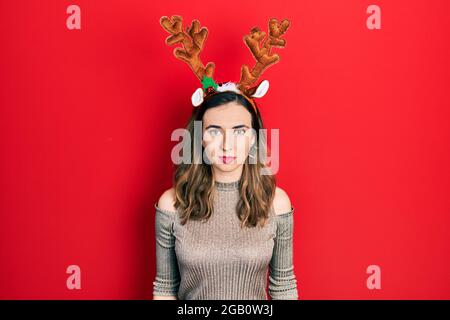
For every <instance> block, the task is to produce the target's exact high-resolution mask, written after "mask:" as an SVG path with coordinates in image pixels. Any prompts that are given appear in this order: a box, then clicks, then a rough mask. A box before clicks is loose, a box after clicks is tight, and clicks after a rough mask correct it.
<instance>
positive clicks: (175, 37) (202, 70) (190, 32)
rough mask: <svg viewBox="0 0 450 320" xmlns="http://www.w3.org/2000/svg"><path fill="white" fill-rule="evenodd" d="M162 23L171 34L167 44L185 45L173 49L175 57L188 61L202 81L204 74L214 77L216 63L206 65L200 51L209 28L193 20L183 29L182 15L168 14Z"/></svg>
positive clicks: (162, 19) (161, 20)
mask: <svg viewBox="0 0 450 320" xmlns="http://www.w3.org/2000/svg"><path fill="white" fill-rule="evenodd" d="M160 24H161V26H162V27H163V28H164V29H165V30H166V31H167V32H169V33H170V34H171V36H169V37H167V38H166V44H168V45H170V46H171V45H173V44H176V43H181V44H182V46H183V47H177V48H175V49H174V50H173V54H174V55H175V57H177V58H178V59H180V60H182V61H184V62H186V63H187V64H188V65H189V66H190V67H191V69H192V71H194V73H195V75H196V76H197V77H198V79H199V80H200V81H202V79H203V77H204V76H207V77H210V78H212V76H213V73H214V67H215V65H214V63H212V62H208V63H207V64H206V67H205V66H204V65H203V63H202V61H201V60H200V52H201V51H202V50H203V45H204V43H205V40H206V38H207V37H208V29H207V28H206V27H202V28H200V22H199V21H198V20H193V21H192V23H191V26H190V27H187V28H186V31H183V18H182V17H180V16H172V18H171V19H169V18H168V17H167V16H164V17H161V19H160Z"/></svg>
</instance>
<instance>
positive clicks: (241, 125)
mask: <svg viewBox="0 0 450 320" xmlns="http://www.w3.org/2000/svg"><path fill="white" fill-rule="evenodd" d="M209 128H217V129H222V127H221V126H217V125H215V124H211V125H209V126H207V127H206V128H205V130H208V129H209ZM239 128H247V129H250V127H249V126H247V125H246V124H239V125H237V126H234V127H232V128H231V129H239Z"/></svg>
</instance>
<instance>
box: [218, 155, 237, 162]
mask: <svg viewBox="0 0 450 320" xmlns="http://www.w3.org/2000/svg"><path fill="white" fill-rule="evenodd" d="M219 159H220V161H222V163H224V164H228V163H231V162H233V161H234V160H235V159H236V157H231V156H221V157H219Z"/></svg>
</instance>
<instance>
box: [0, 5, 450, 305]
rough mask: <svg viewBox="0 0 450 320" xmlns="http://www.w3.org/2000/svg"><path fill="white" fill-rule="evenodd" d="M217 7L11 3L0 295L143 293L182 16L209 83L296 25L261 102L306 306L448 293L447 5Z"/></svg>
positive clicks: (1, 167) (6, 35)
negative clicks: (73, 17) (199, 41)
mask: <svg viewBox="0 0 450 320" xmlns="http://www.w3.org/2000/svg"><path fill="white" fill-rule="evenodd" d="M225 3H226V6H225V5H222V3H216V4H214V3H213V2H211V1H209V2H208V1H203V0H202V1H160V2H159V3H156V2H154V1H144V0H140V1H100V0H98V1H81V0H77V1H75V2H72V1H70V2H69V1H22V0H21V1H2V2H1V4H0V34H1V50H0V51H1V52H0V57H1V59H0V63H1V64H0V85H1V86H0V103H1V116H0V130H1V134H0V137H1V138H0V141H1V157H0V181H1V185H0V188H1V190H0V197H1V198H0V215H1V216H0V217H1V221H0V298H3V299H5V298H7V299H24V298H26V299H49V298H53V299H97V298H102V299H147V298H148V299H151V297H152V281H153V280H154V276H155V251H154V250H155V241H154V208H153V204H154V203H155V202H156V201H157V199H158V197H159V195H160V194H161V193H162V192H163V191H164V190H165V189H167V188H169V187H170V182H171V173H172V165H171V161H170V150H171V148H172V146H173V145H174V142H171V141H170V134H171V132H172V130H174V129H175V128H179V127H183V126H184V124H185V122H186V120H187V119H188V117H189V115H190V113H191V111H192V105H191V104H190V96H191V94H192V93H193V92H194V90H195V89H196V88H197V87H199V86H200V85H199V82H198V80H197V78H196V77H195V76H194V75H193V73H192V72H191V71H190V70H189V69H188V67H187V65H185V64H184V63H182V62H181V61H178V60H176V59H175V57H174V56H173V55H172V50H173V48H172V47H168V46H167V45H165V43H164V39H165V38H166V36H167V33H166V32H165V31H164V30H163V29H162V28H161V26H160V25H159V18H160V17H161V16H163V15H172V14H179V15H182V16H183V17H184V19H185V20H184V21H185V24H187V23H190V22H191V20H192V19H193V18H198V19H199V20H200V22H201V23H202V25H204V26H207V27H208V28H209V37H208V39H207V41H206V47H205V50H204V52H203V53H202V58H203V61H204V62H207V61H213V62H215V63H216V72H215V78H216V80H217V81H228V80H231V81H237V80H238V78H239V70H240V67H241V65H242V64H243V63H252V61H253V60H252V57H251V55H250V53H249V51H248V49H247V48H246V47H245V45H244V43H243V41H242V37H243V35H244V34H246V33H248V32H249V30H250V29H251V28H252V27H253V26H260V27H261V28H262V29H263V30H265V29H266V28H267V21H268V20H269V18H270V17H272V16H274V17H277V18H279V19H282V18H288V19H290V20H291V28H290V29H289V30H288V32H287V33H286V35H285V39H286V40H287V45H286V48H284V49H275V50H274V51H276V52H278V53H279V54H280V56H281V59H282V60H281V62H280V63H279V64H277V65H276V66H274V67H272V68H270V69H268V70H267V71H266V72H265V73H264V76H263V78H265V79H269V80H270V82H271V88H270V90H269V92H268V94H267V95H266V96H265V97H264V98H262V99H261V101H260V108H261V110H262V114H263V119H264V122H265V125H266V127H267V128H269V129H270V128H278V129H279V130H280V140H281V141H280V148H281V150H280V152H281V155H280V171H279V173H278V183H279V186H280V187H282V188H283V189H284V190H286V192H287V193H288V195H289V196H290V198H291V201H292V203H293V206H294V207H295V208H296V211H295V235H294V240H295V253H294V257H295V272H296V276H297V279H298V287H299V294H300V298H301V299H348V298H353V299H413V298H414V299H415V298H425V299H430V298H436V299H444V298H445V299H449V298H450V274H449V270H450V259H449V251H450V241H449V240H450V235H449V220H450V218H449V212H450V200H449V199H450V197H449V190H450V188H449V182H450V179H449V178H450V172H449V163H450V159H449V158H450V152H449V142H450V135H449V132H450V130H449V128H450V126H449V121H450V114H449V113H450V112H449V106H450V105H449V102H450V99H449V97H448V89H449V88H448V84H449V71H450V64H449V61H448V57H449V56H450V50H449V49H450V48H449V38H450V26H449V24H450V20H449V19H448V12H449V10H450V2H448V1H444V0H442V1H437V0H432V1H425V0H424V1H380V0H376V1H340V2H338V1H324V0H322V1H312V0H311V1H295V2H294V1H291V3H288V2H283V3H281V2H274V1H266V0H264V1H262V0H258V1H240V0H234V1H226V2H225ZM71 4H77V5H79V6H80V8H81V30H68V29H67V28H66V18H67V16H68V15H67V14H66V8H67V7H68V6H69V5H71ZM370 4H377V5H379V6H380V7H381V30H369V29H367V27H366V19H367V16H368V14H367V13H366V8H367V7H368V6H369V5H370ZM71 264H76V265H79V266H80V268H81V286H82V288H81V290H68V289H67V287H66V278H67V277H68V275H67V274H66V268H67V266H69V265H71ZM371 264H375V265H379V266H380V267H381V286H382V287H381V290H369V289H368V288H367V287H366V278H367V277H368V275H367V274H366V268H367V266H369V265H371Z"/></svg>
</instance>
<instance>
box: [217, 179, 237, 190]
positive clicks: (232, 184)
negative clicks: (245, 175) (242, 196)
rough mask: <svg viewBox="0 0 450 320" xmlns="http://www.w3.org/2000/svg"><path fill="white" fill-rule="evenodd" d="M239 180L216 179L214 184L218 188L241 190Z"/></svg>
mask: <svg viewBox="0 0 450 320" xmlns="http://www.w3.org/2000/svg"><path fill="white" fill-rule="evenodd" d="M239 182H240V180H237V181H233V182H219V181H215V182H214V184H215V186H216V189H217V190H221V191H227V190H239Z"/></svg>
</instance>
